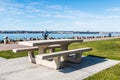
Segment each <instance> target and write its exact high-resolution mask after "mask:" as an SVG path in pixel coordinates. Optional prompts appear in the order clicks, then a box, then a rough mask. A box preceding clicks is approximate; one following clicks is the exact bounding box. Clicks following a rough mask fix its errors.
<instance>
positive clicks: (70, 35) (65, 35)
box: [0, 33, 120, 40]
mask: <svg viewBox="0 0 120 80" xmlns="http://www.w3.org/2000/svg"><path fill="white" fill-rule="evenodd" d="M108 35H109V34H49V37H52V38H71V37H73V36H79V37H91V36H95V37H96V36H108ZM5 36H8V38H9V39H23V38H26V39H29V38H31V37H32V38H42V34H40V33H39V34H38V33H37V34H0V40H3V39H4V37H5ZM112 36H120V34H112Z"/></svg>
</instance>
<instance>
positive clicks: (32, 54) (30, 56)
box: [28, 51, 35, 63]
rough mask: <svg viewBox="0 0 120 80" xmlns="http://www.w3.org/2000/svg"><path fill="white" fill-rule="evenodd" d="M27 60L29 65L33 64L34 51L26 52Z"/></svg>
mask: <svg viewBox="0 0 120 80" xmlns="http://www.w3.org/2000/svg"><path fill="white" fill-rule="evenodd" d="M28 59H29V61H30V62H31V63H35V55H34V51H28Z"/></svg>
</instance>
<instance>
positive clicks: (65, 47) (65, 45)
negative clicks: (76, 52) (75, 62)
mask: <svg viewBox="0 0 120 80" xmlns="http://www.w3.org/2000/svg"><path fill="white" fill-rule="evenodd" d="M68 45H69V44H64V43H63V44H61V51H65V50H68ZM67 56H68V55H66V56H63V57H62V60H63V61H66V58H67Z"/></svg>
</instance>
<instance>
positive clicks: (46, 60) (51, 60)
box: [13, 47, 92, 69]
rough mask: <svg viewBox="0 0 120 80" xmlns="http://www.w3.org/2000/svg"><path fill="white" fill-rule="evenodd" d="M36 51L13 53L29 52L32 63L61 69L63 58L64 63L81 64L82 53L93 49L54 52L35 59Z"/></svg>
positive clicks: (18, 50)
mask: <svg viewBox="0 0 120 80" xmlns="http://www.w3.org/2000/svg"><path fill="white" fill-rule="evenodd" d="M54 48H55V47H54ZM35 49H36V48H35ZM35 49H14V50H13V52H23V51H28V58H29V61H30V62H32V63H36V64H41V65H44V66H48V67H50V68H53V69H59V68H60V67H61V66H62V65H61V64H60V63H61V61H62V58H63V60H64V61H70V62H74V63H79V62H80V60H81V55H82V52H85V51H90V50H92V48H79V49H74V50H66V51H60V52H52V53H50V54H39V55H36V57H35V56H34V53H33V50H35ZM71 54H72V55H71Z"/></svg>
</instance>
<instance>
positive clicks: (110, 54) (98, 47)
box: [0, 39, 120, 80]
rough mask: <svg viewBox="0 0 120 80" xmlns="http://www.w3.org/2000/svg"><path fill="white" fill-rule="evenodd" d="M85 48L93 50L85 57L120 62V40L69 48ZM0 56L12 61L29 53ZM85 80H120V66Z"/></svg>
mask: <svg viewBox="0 0 120 80" xmlns="http://www.w3.org/2000/svg"><path fill="white" fill-rule="evenodd" d="M82 47H83V48H84V47H92V48H93V50H92V51H89V52H85V53H83V55H86V56H88V55H92V56H98V57H104V58H107V59H113V60H120V39H112V40H102V41H91V42H84V43H73V44H71V45H70V46H69V49H76V48H82ZM0 56H1V57H4V58H7V59H10V58H17V57H22V56H27V53H21V54H16V53H13V52H12V51H11V50H9V51H0ZM85 80H120V64H118V65H115V66H113V67H111V68H108V69H106V70H103V71H101V72H99V73H97V74H95V75H93V76H90V77H89V78H86V79H85Z"/></svg>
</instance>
